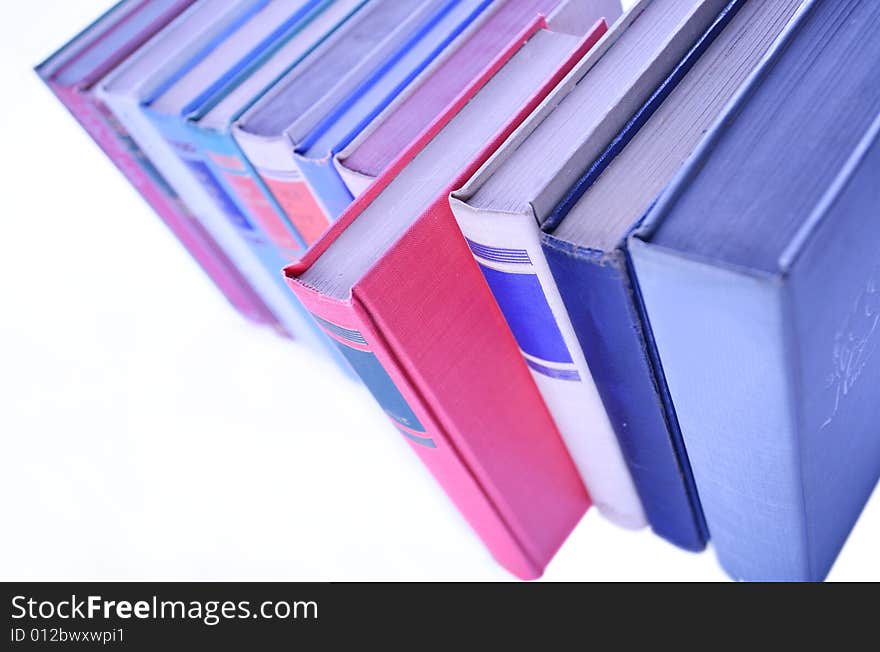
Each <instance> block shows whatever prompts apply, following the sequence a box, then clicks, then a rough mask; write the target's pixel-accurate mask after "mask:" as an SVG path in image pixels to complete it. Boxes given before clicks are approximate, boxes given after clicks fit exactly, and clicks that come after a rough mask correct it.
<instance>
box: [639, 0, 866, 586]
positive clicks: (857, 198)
mask: <svg viewBox="0 0 880 652" xmlns="http://www.w3.org/2000/svg"><path fill="white" fill-rule="evenodd" d="M878 28H880V5H878V4H877V3H873V2H859V1H857V0H847V1H844V2H830V1H822V0H818V1H817V0H811V1H810V2H807V3H806V6H805V7H804V8H803V10H802V11H801V12H800V14H799V15H798V16H797V18H796V20H795V21H794V22H793V24H792V26H791V27H790V28H789V29H788V30H787V31H786V33H785V35H784V37H783V38H782V39H781V40H780V41H779V42H778V43H777V45H776V46H775V47H774V49H773V51H772V52H771V53H770V56H769V57H768V58H767V59H766V61H765V62H764V63H763V65H762V66H761V67H760V68H759V69H758V70H757V71H756V73H755V74H754V75H753V76H752V77H751V79H750V81H749V83H748V84H747V85H746V86H745V87H744V88H743V89H742V90H741V91H740V92H739V93H738V95H737V97H736V98H735V100H734V102H733V103H732V104H731V105H730V106H729V107H728V108H727V110H726V111H725V112H724V114H723V116H722V118H721V119H720V121H718V122H717V123H716V124H715V126H714V128H713V129H712V130H711V132H710V133H709V134H708V136H707V137H706V138H705V139H704V141H703V142H702V144H701V146H700V148H699V150H698V151H697V152H696V153H695V154H694V155H693V157H692V158H691V159H690V161H689V162H688V163H687V165H686V166H685V167H684V169H683V170H682V171H681V172H680V173H679V174H678V175H677V176H676V178H675V179H674V181H673V183H672V184H671V186H670V187H669V188H668V189H667V190H666V191H665V192H664V193H663V194H662V196H661V197H660V199H659V201H658V202H657V204H656V205H655V206H654V208H653V209H652V210H651V211H650V212H649V214H648V216H647V218H646V219H645V221H644V223H643V224H642V226H641V227H640V228H639V229H638V230H637V231H636V233H635V234H634V235H633V236H632V237H631V240H630V243H629V250H630V253H631V257H632V263H633V266H634V268H635V272H636V277H637V282H638V288H639V291H640V293H641V296H642V297H643V299H644V303H645V306H646V308H647V313H648V316H649V320H650V326H651V329H652V332H653V337H654V340H655V341H656V346H657V350H658V352H659V356H660V360H661V362H662V365H663V369H664V371H665V374H666V378H667V381H668V384H669V391H670V394H671V396H672V399H673V400H674V402H675V407H676V411H677V414H678V417H679V421H680V424H681V431H682V435H683V437H684V441H685V443H686V445H687V449H688V453H689V455H690V460H691V463H692V466H693V470H694V477H695V479H696V482H697V487H698V489H699V492H700V496H701V498H702V501H703V508H704V510H705V514H706V519H707V521H708V524H709V528H710V530H711V532H712V537H713V541H714V546H715V549H716V551H717V555H718V558H719V560H720V561H721V564H722V566H723V567H724V568H725V569H726V571H727V572H728V573H729V574H730V575H731V576H732V577H734V578H736V579H744V580H809V581H817V580H821V579H823V578H824V577H825V576H826V574H827V572H828V570H829V568H830V567H831V566H832V564H833V562H834V560H835V558H836V556H837V553H838V551H839V550H840V548H841V546H842V545H843V543H844V541H845V539H846V537H847V535H848V534H849V532H850V530H851V528H852V526H853V524H854V523H855V521H856V519H857V518H858V515H859V513H860V511H861V510H862V507H863V505H864V504H865V502H866V500H867V499H868V496H869V495H870V494H871V491H872V490H873V488H874V487H875V485H876V484H877V479H878V476H880V438H878V437H877V423H878V418H880V403H878V401H877V388H878V387H880V356H878V355H877V349H878V341H880V265H878V260H880V258H878V252H880V222H878V220H877V214H878V209H880V187H878V184H877V179H878V175H880V67H878V63H880V41H878V40H877V38H876V34H877V30H878Z"/></svg>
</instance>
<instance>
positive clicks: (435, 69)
mask: <svg viewBox="0 0 880 652" xmlns="http://www.w3.org/2000/svg"><path fill="white" fill-rule="evenodd" d="M574 10H576V11H578V12H579V16H578V18H579V20H578V21H575V20H574V19H573V18H572V17H571V16H569V15H568V14H570V13H571V12H572V11H574ZM554 11H564V12H565V13H566V15H565V17H564V20H563V21H562V22H563V23H564V24H566V25H573V26H575V28H577V27H578V26H580V27H581V28H582V30H583V29H586V27H588V26H590V25H592V24H593V23H595V22H596V20H598V19H599V18H604V19H605V21H606V22H607V23H609V24H610V23H613V22H614V20H615V19H616V18H617V17H618V16H619V15H620V3H619V2H617V1H616V0H603V1H601V2H598V1H595V0H594V1H591V2H583V3H581V2H577V3H575V2H564V1H562V2H560V0H511V1H509V2H495V3H493V4H492V5H491V6H490V7H488V8H487V9H486V10H485V11H484V12H483V14H482V15H481V16H480V17H479V18H478V19H476V20H474V21H473V24H472V25H471V26H470V27H469V28H468V29H467V30H466V31H465V32H464V33H462V35H461V36H460V37H459V38H458V39H457V41H456V42H455V43H454V44H453V45H451V46H450V47H449V48H447V49H446V51H445V52H443V53H442V54H441V55H440V56H438V57H437V58H436V59H435V60H434V62H433V63H432V65H431V66H429V67H428V68H427V69H426V70H425V71H424V72H423V73H422V74H421V75H420V76H419V78H418V79H416V80H415V81H414V82H413V83H412V84H411V85H410V86H409V87H408V88H407V89H406V91H404V92H403V93H401V94H400V95H398V97H397V98H396V99H395V101H394V102H392V103H391V105H389V106H388V108H386V109H385V110H384V111H383V112H382V113H381V114H380V115H379V116H377V117H376V119H374V120H373V121H372V122H371V123H370V125H369V126H368V127H367V128H366V129H364V130H363V131H361V133H360V134H359V135H358V136H357V138H355V139H354V140H353V141H352V142H351V143H349V145H348V146H346V147H345V148H343V149H342V150H341V151H339V152H338V153H336V154H335V156H334V157H333V164H334V165H335V167H336V170H337V172H338V173H339V176H340V177H341V178H342V180H343V182H344V183H345V185H346V187H347V188H348V191H349V192H350V193H351V195H352V196H354V197H357V196H358V195H360V194H361V193H362V192H363V191H364V190H365V189H366V188H367V187H368V186H369V184H370V183H372V182H373V181H374V180H375V179H376V177H378V176H379V175H380V174H381V173H382V172H383V171H384V170H385V169H387V168H388V167H389V166H390V165H391V164H392V163H393V162H394V159H395V158H397V157H398V156H399V155H400V153H401V152H402V151H403V150H405V149H406V147H407V146H408V145H409V144H410V143H411V142H412V141H413V140H415V139H416V138H418V136H419V134H420V133H421V132H422V131H423V130H425V129H427V128H428V127H429V126H430V124H431V122H432V121H434V120H436V119H442V118H441V116H442V115H443V113H444V110H446V109H447V107H449V106H450V105H454V103H455V100H456V98H457V97H458V96H459V95H460V94H462V93H468V92H469V89H471V88H478V87H479V86H481V85H482V80H480V79H479V74H480V73H482V72H483V71H485V70H486V66H488V65H489V63H491V61H492V59H494V58H495V57H496V56H498V54H499V52H501V51H502V50H503V49H504V48H506V47H508V46H509V45H510V42H511V40H512V39H514V38H516V37H517V36H518V35H519V33H520V32H521V31H522V30H523V28H524V27H525V26H527V25H528V24H530V23H531V21H532V19H533V18H534V16H535V15H536V14H538V13H540V14H542V15H551V14H552V13H553V12H554ZM551 22H552V20H551Z"/></svg>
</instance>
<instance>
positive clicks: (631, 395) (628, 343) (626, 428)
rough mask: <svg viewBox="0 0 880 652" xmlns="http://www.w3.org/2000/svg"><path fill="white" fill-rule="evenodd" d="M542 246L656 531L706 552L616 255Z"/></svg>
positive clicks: (674, 427)
mask: <svg viewBox="0 0 880 652" xmlns="http://www.w3.org/2000/svg"><path fill="white" fill-rule="evenodd" d="M542 247H543V250H544V255H545V257H546V259H547V263H548V264H549V267H550V270H551V272H552V274H553V277H554V279H555V281H556V285H557V288H558V289H559V293H560V296H561V297H562V300H563V302H564V303H565V307H566V310H567V312H568V315H569V318H570V320H571V324H572V326H573V327H574V332H575V334H576V335H577V339H578V342H579V343H580V346H581V349H582V350H583V353H584V357H585V359H586V360H587V362H588V364H589V365H590V371H591V372H592V375H593V379H594V381H595V383H596V387H597V389H598V390H599V394H600V396H601V397H602V402H603V404H604V405H605V409H606V411H607V413H608V417H609V418H610V420H611V425H612V427H613V428H614V431H615V432H616V433H617V438H618V441H619V442H620V446H621V449H622V450H623V453H624V455H625V457H626V459H627V462H628V464H629V468H630V470H631V471H632V474H633V481H634V482H635V484H636V487H637V489H638V493H639V496H641V497H642V505H643V507H644V509H645V514H646V515H647V517H648V522H649V523H650V524H651V527H652V529H653V530H654V531H655V532H656V533H657V534H658V535H660V536H661V537H663V538H665V539H667V540H668V541H670V542H671V543H674V544H675V545H677V546H680V547H682V548H685V549H687V550H702V549H703V548H704V547H705V544H706V538H707V533H706V528H705V524H704V522H703V516H702V511H701V508H700V505H699V500H698V498H697V495H696V490H695V487H694V484H693V479H692V477H691V471H690V465H689V463H688V459H687V455H686V453H685V451H684V445H683V443H682V441H681V434H680V432H679V429H678V422H677V421H676V418H675V413H674V411H673V410H672V408H671V404H669V402H668V400H667V397H668V394H666V393H665V392H666V390H665V383H664V381H663V377H662V372H660V373H658V371H659V370H657V369H656V361H655V360H653V359H652V355H651V352H650V345H649V342H648V341H647V336H646V333H645V328H644V326H643V322H642V317H641V314H640V309H639V306H638V305H637V302H638V298H637V297H636V295H635V292H634V290H633V287H632V285H631V283H630V276H629V271H628V269H627V265H626V261H625V258H624V256H623V255H622V253H621V252H619V251H614V252H610V253H609V252H598V251H592V250H584V249H580V248H577V247H574V246H573V245H571V244H569V243H566V242H564V241H562V240H559V239H557V238H554V237H553V236H552V235H549V234H546V233H544V234H542Z"/></svg>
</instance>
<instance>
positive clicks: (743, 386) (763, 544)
mask: <svg viewBox="0 0 880 652" xmlns="http://www.w3.org/2000/svg"><path fill="white" fill-rule="evenodd" d="M630 251H631V254H632V258H633V262H634V265H635V268H636V271H637V273H638V279H639V287H640V290H641V292H642V295H643V296H644V298H645V303H646V306H647V309H648V311H649V314H650V316H651V328H652V331H653V333H654V337H655V338H656V340H657V343H658V348H659V349H660V352H661V353H662V359H663V370H664V372H665V375H666V378H667V379H668V382H669V388H670V392H671V394H672V397H673V399H674V400H675V404H676V411H677V414H678V418H679V420H680V422H681V429H682V433H683V435H684V441H685V443H686V445H687V450H688V457H689V458H690V461H691V464H692V465H693V471H694V478H695V480H696V483H697V487H698V488H699V492H700V499H701V501H702V504H703V509H704V510H705V514H706V520H707V522H708V524H709V528H710V530H711V533H712V541H713V544H714V547H715V550H716V553H717V555H718V559H719V561H720V562H721V565H722V567H723V568H724V569H725V571H727V573H728V574H730V576H731V577H733V578H735V579H740V580H752V581H755V580H790V581H798V580H815V579H821V578H816V577H813V576H812V575H811V573H810V571H809V557H808V549H807V548H808V546H807V541H808V539H807V533H806V527H805V522H804V515H805V510H804V498H803V488H802V487H803V483H802V481H801V469H800V467H801V464H800V460H799V447H798V441H797V435H796V424H795V421H796V417H795V414H794V411H793V410H792V409H791V396H790V393H789V392H790V389H791V388H790V386H789V380H788V372H787V361H786V359H785V342H784V341H783V340H784V337H783V335H784V330H783V329H784V319H785V316H784V308H783V301H782V292H783V289H782V285H781V284H779V283H775V282H773V281H772V279H769V278H759V277H750V276H747V275H745V274H742V273H739V272H734V271H729V270H723V269H719V268H714V267H711V266H710V265H706V264H703V263H699V262H695V261H685V260H682V259H679V258H677V257H675V256H674V255H672V254H667V253H662V252H659V251H656V250H655V249H654V248H651V247H648V246H643V245H641V244H640V243H639V241H637V240H634V241H632V243H631V245H630Z"/></svg>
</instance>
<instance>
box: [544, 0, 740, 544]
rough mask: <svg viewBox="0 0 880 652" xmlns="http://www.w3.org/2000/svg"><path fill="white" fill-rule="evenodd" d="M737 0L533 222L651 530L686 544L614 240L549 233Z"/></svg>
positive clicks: (656, 391) (664, 435)
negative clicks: (579, 241)
mask: <svg viewBox="0 0 880 652" xmlns="http://www.w3.org/2000/svg"><path fill="white" fill-rule="evenodd" d="M745 1H746V0H732V1H731V2H730V3H729V4H728V5H727V6H726V7H725V8H724V10H723V11H722V12H721V13H720V14H719V15H718V17H717V18H716V19H715V21H714V22H713V23H712V25H710V26H709V28H708V29H707V30H706V32H705V33H704V34H702V35H701V36H700V38H699V39H697V41H696V43H694V45H693V46H692V47H691V48H690V50H689V51H688V53H687V54H686V55H685V56H684V57H683V58H682V60H681V61H680V62H679V63H678V65H677V66H676V67H675V68H674V69H673V70H672V71H671V72H670V74H669V76H668V77H667V78H666V79H665V80H664V81H663V83H662V84H660V86H659V87H658V88H657V89H656V91H654V93H653V94H652V95H651V97H650V98H648V100H647V101H646V102H645V104H644V105H643V106H641V107H640V108H639V109H638V110H637V111H636V112H635V113H634V114H633V117H632V118H631V119H630V120H629V121H628V122H627V124H626V126H625V127H624V128H623V129H622V130H621V132H620V134H618V135H617V136H616V137H615V138H614V140H613V141H612V142H611V143H610V144H609V145H608V146H607V147H606V149H605V151H604V152H603V153H602V155H601V156H600V157H599V158H598V159H597V160H596V161H595V163H593V165H591V166H590V167H589V168H588V169H587V170H586V171H585V172H584V173H583V175H582V176H581V177H580V178H579V179H578V180H577V181H576V182H575V183H574V184H572V187H571V188H570V189H569V191H568V192H567V193H566V194H565V196H564V197H563V198H562V200H561V201H560V202H559V204H558V205H557V206H556V208H555V209H554V210H553V212H552V213H551V214H550V215H549V216H548V217H547V219H546V220H545V222H544V224H542V227H541V228H542V229H543V231H544V233H543V235H542V247H543V249H544V253H545V255H546V257H547V262H548V264H549V266H550V270H551V272H552V273H553V277H554V279H555V280H556V283H557V286H558V287H559V293H560V294H561V295H562V300H563V302H564V303H565V306H566V309H567V310H568V313H569V316H570V318H571V321H572V324H573V326H574V329H575V333H576V334H577V337H578V341H579V342H580V344H581V347H582V348H583V351H584V355H585V357H586V359H587V362H588V364H589V365H590V370H591V372H592V373H593V377H594V379H595V382H596V386H597V388H598V390H599V394H600V396H601V397H602V401H603V403H604V404H605V409H606V410H607V412H608V416H609V418H610V419H611V425H612V426H613V427H614V431H615V433H616V434H617V437H618V440H619V442H620V446H621V449H622V450H623V454H624V456H625V457H626V460H627V464H628V466H629V469H630V473H631V474H632V477H633V482H635V485H636V489H637V490H638V493H639V497H640V498H641V500H642V504H643V506H644V509H645V514H646V515H647V517H648V521H649V522H650V523H651V527H652V529H653V530H654V531H655V532H656V533H657V534H659V535H660V536H662V537H663V538H665V539H667V540H668V541H670V542H672V543H674V544H676V545H678V546H681V547H682V548H686V549H688V550H701V549H702V548H704V547H705V545H706V540H707V538H708V532H707V529H706V524H705V520H704V518H703V514H702V509H701V506H700V502H699V499H698V497H697V492H696V486H695V484H694V480H693V476H692V474H691V469H690V462H689V460H688V458H687V453H686V451H685V448H684V443H683V442H682V439H681V433H680V431H679V427H678V420H677V418H676V416H675V411H674V409H673V407H672V402H671V400H670V399H669V392H668V389H667V387H666V382H665V379H664V376H663V372H662V369H661V368H660V362H659V358H658V356H657V354H656V351H655V349H654V343H653V340H652V337H651V334H650V330H649V329H647V328H645V326H644V320H643V308H642V304H641V298H640V296H639V293H638V291H637V290H636V289H635V287H634V285H633V283H632V281H631V273H630V268H629V265H628V259H627V255H626V252H625V247H626V242H625V240H624V241H621V242H620V243H618V246H617V247H616V248H615V249H614V250H612V251H607V252H604V251H596V250H592V249H585V248H582V247H578V246H576V245H574V244H572V243H569V242H565V241H563V240H560V239H559V238H557V237H555V236H554V235H553V231H554V230H555V229H556V228H557V227H558V226H559V225H560V224H561V223H562V221H563V220H564V219H565V217H566V216H567V215H568V212H569V211H570V210H571V208H572V207H573V206H574V205H575V204H576V203H577V201H578V200H579V199H580V198H581V197H582V196H583V194H584V193H585V192H586V191H587V189H588V188H589V187H590V185H591V184H592V183H593V182H594V181H595V180H596V179H598V178H599V176H600V175H601V174H602V172H603V171H604V170H605V168H606V167H607V166H608V164H609V163H610V162H611V161H612V160H613V159H614V157H615V156H617V154H619V153H620V152H621V151H622V150H623V148H624V147H626V145H627V143H629V141H630V140H632V138H633V136H635V134H636V133H637V132H638V130H639V129H640V128H641V127H642V126H643V125H644V124H645V123H646V122H647V121H648V120H649V119H650V117H651V116H652V115H653V114H654V112H655V111H656V110H657V109H658V108H659V107H660V105H661V104H662V103H663V101H664V100H665V99H666V98H667V97H668V96H669V94H670V93H671V92H672V91H673V90H674V89H675V87H676V85H677V84H678V83H679V82H680V81H681V80H682V79H683V78H684V77H685V75H687V73H688V71H690V69H691V68H692V67H693V65H694V64H695V63H696V61H697V60H698V59H699V57H700V56H701V55H702V54H703V52H705V51H706V49H707V48H708V47H709V46H710V45H711V44H712V42H713V41H714V40H715V38H716V37H717V36H718V34H720V33H721V32H722V30H723V29H724V28H725V27H726V26H727V25H728V23H729V22H730V20H731V19H732V18H733V16H734V15H735V14H736V12H737V11H739V9H740V8H742V6H743V5H744V4H745Z"/></svg>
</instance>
